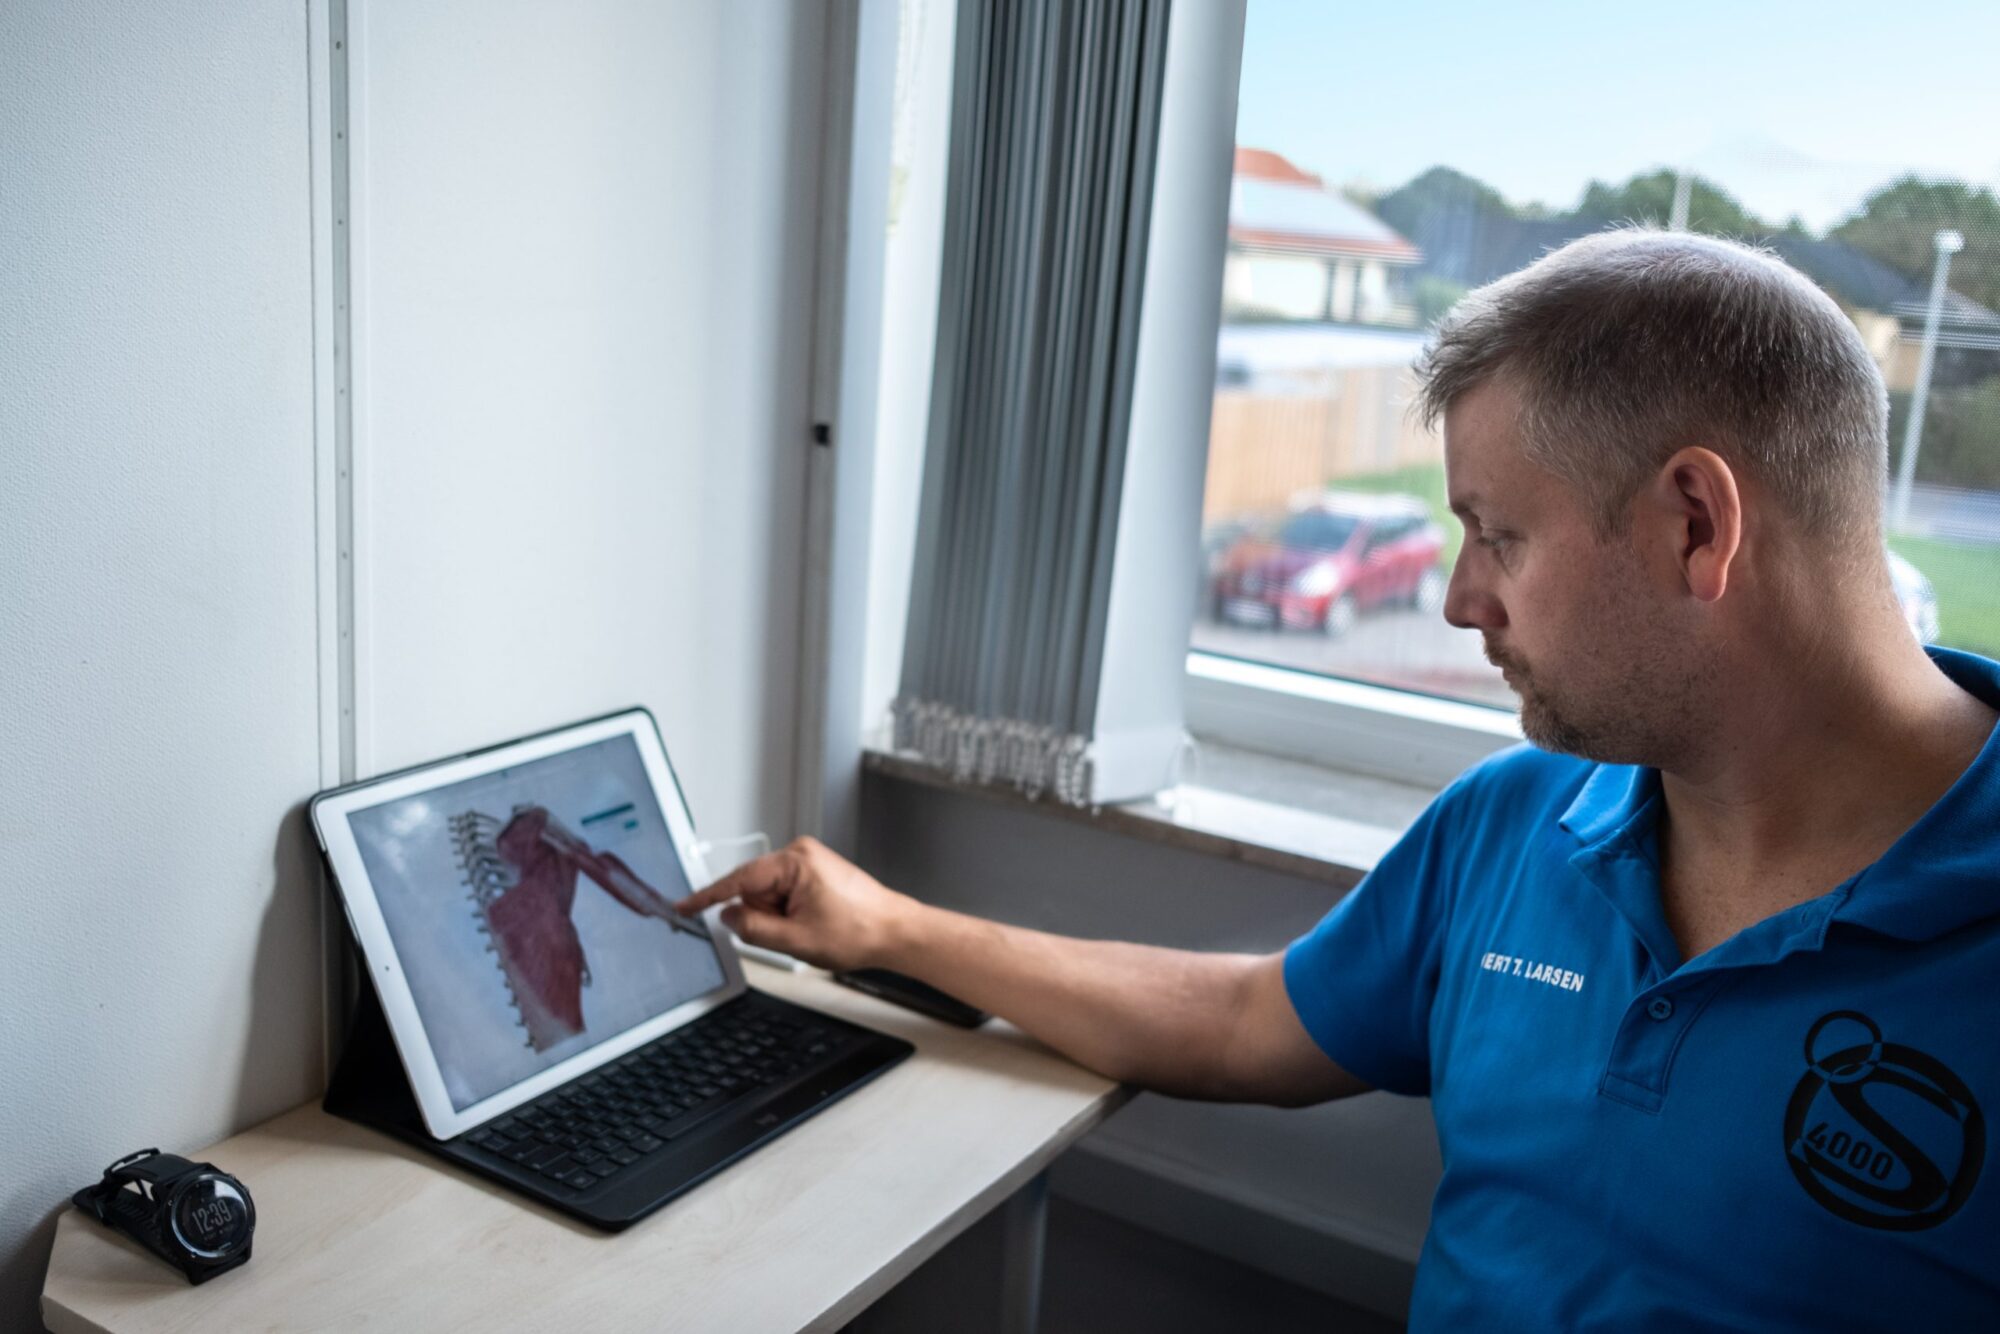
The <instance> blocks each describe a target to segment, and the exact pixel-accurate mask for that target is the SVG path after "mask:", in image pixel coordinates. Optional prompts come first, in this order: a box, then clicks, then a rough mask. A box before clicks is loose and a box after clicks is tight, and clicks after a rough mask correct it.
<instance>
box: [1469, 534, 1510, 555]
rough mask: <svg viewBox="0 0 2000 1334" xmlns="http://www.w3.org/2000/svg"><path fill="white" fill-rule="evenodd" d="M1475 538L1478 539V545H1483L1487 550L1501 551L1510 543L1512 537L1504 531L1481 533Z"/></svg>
mask: <svg viewBox="0 0 2000 1334" xmlns="http://www.w3.org/2000/svg"><path fill="white" fill-rule="evenodd" d="M1475 540H1477V541H1478V543H1479V545H1480V546H1482V547H1485V548H1486V549H1487V550H1488V551H1502V550H1504V549H1506V547H1507V546H1508V545H1509V544H1510V543H1512V542H1513V540H1514V539H1513V537H1512V536H1510V535H1509V534H1506V533H1481V534H1480V535H1479V537H1478V538H1477V539H1475Z"/></svg>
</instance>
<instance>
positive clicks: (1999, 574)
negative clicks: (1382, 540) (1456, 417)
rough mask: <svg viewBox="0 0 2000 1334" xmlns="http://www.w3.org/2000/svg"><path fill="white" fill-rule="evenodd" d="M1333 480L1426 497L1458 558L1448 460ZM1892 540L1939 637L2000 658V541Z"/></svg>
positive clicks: (1448, 552)
mask: <svg viewBox="0 0 2000 1334" xmlns="http://www.w3.org/2000/svg"><path fill="white" fill-rule="evenodd" d="M1327 485H1328V486H1337V487H1340V488H1341V489H1343V490H1347V491H1367V492H1371V493H1378V494H1379V493H1383V492H1391V491H1396V492H1402V493H1404V494H1406V495H1412V496H1417V497H1419V498H1421V499H1422V500H1423V501H1424V503H1425V504H1427V505H1429V506H1430V507H1431V514H1432V517H1434V518H1435V519H1436V520H1437V522H1438V526H1439V527H1441V528H1443V529H1444V531H1445V549H1444V561H1445V564H1446V565H1450V564H1451V562H1452V561H1454V560H1456V559H1457V558H1458V548H1459V544H1460V543H1461V542H1463V541H1464V539H1465V532H1464V530H1463V529H1462V528H1460V527H1459V523H1458V520H1457V519H1456V518H1455V517H1453V515H1452V513H1451V510H1450V509H1449V508H1447V507H1446V505H1445V500H1444V465H1443V464H1441V463H1429V464H1417V465H1416V466H1414V467H1409V468H1394V469H1391V470H1390V471H1388V472H1374V473H1362V474H1360V475H1359V476H1355V477H1335V478H1332V479H1330V480H1329V481H1328V482H1327ZM1889 545H1890V546H1891V547H1893V548H1894V549H1895V550H1896V553H1897V554H1898V555H1900V556H1902V557H1903V559H1904V560H1907V561H1908V562H1910V564H1912V565H1914V566H1916V567H1917V568H1918V569H1919V570H1922V571H1923V572H1924V575H1925V577H1927V578H1928V579H1929V580H1930V581H1931V587H1932V588H1933V589H1935V590H1936V591H1937V600H1938V623H1939V624H1938V642H1939V643H1941V644H1946V645H1949V646H1950V647H1952V648H1962V649H1970V650H1971V651H1972V652H1974V653H1983V654H1985V655H1986V656H1988V657H1993V658H2000V547H1994V546H1977V545H1974V544H1971V543H1966V542H1941V541H1938V540H1937V539H1935V538H1929V537H1900V536H1899V537H1892V538H1890V539H1889Z"/></svg>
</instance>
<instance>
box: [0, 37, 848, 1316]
mask: <svg viewBox="0 0 2000 1334" xmlns="http://www.w3.org/2000/svg"><path fill="white" fill-rule="evenodd" d="M324 13H325V9H324V8H323V0H321V3H320V4H319V5H315V4H312V3H309V4H307V5H229V6H218V5H208V4H198V3H193V2H192V0H153V2H152V3H148V4H140V3H136V0H134V2H132V3H122V4H114V3H108V2H106V0H61V2H58V0H44V2H43V3H33V2H32V0H9V3H7V4H5V5H0V254H4V255H5V256H6V259H5V262H4V263H3V264H0V886H4V888H0V896H4V901H5V902H6V904H7V905H8V908H9V912H8V914H7V923H6V932H5V937H4V938H5V941H6V943H5V945H4V946H0V1016H4V1023H0V1035H4V1036H0V1142H3V1143H5V1144H6V1145H7V1147H8V1150H9V1169H8V1171H7V1172H6V1174H5V1177H4V1181H3V1182H0V1328H10V1329H11V1328H23V1327H25V1328H32V1327H34V1324H35V1320H34V1295H35V1293H36V1292H37V1290H38V1289H39V1286H40V1281H41V1273H42V1267H43V1265H44V1263H45V1261H46V1257H47V1246H48V1237H49V1233H50V1230H51V1228H52V1224H53V1220H54V1218H55V1217H56V1215H57V1212H58V1211H59V1209H61V1208H62V1207H65V1205H64V1202H65V1200H66V1197H67V1195H68V1194H69V1192H71V1191H72V1190H74V1189H75V1188H76V1187H77V1186H79V1185H82V1184H83V1183H84V1182H85V1181H87V1180H90V1179H93V1178H94V1177H95V1176H96V1174H97V1172H98V1171H99V1170H100V1169H101V1168H102V1167H103V1166H104V1164H105V1163H107V1162H108V1161H110V1160H111V1159H112V1158H113V1157H115V1156H117V1155H119V1154H121V1153H124V1152H127V1151H129V1150H131V1149H135V1148H139V1147H143V1146H147V1145H153V1144H157V1145H160V1146H161V1147H163V1148H167V1149H177V1150H193V1149H196V1148H199V1147H201V1146H202V1145H204V1144H207V1143H209V1142H211V1141H213V1140H214V1139H216V1138H218V1137H220V1136H222V1135H224V1134H226V1133H228V1132H230V1131H232V1130H233V1129H236V1128H239V1127H241V1126H244V1125H247V1124H249V1123H252V1122H254V1121H257V1120H259V1119H262V1118H263V1117H266V1116H268V1115H271V1114H272V1113H275V1112H277V1111H279V1110H281V1109H283V1108H284V1107H286V1106H289V1105H292V1104H294V1103H297V1102H300V1101H302V1100H304V1099H306V1098H308V1097H311V1096H313V1095H315V1094H316V1092H317V1091H318V1088H319V1080H320V1068H321V1067H320V1063H321V1056H322V1053H321V1040H320V1020H321V989H320V962H319V961H320V958H321V944H320V939H319V934H318V932H319V925H318V922H319V919H318V907H317V897H316V896H317V894H318V892H319V891H318V885H317V877H316V874H315V872H314V870H313V868H312V866H311V864H310V862H309V861H308V859H307V856H306V852H307V844H308V840H307V838H306V836H305V834H304V832H303V830H302V829H301V828H300V827H299V825H298V821H297V817H296V811H297V807H298V803H300V802H301V801H302V799H303V798H305V797H306V796H308V795H310V793H311V792H312V791H313V790H314V788H315V787H316V786H318V782H319V777H320V775H321V774H322V773H323V772H326V771H327V769H328V767H329V766H330V765H331V764H332V762H333V761H332V758H331V757H329V756H327V755H325V754H323V753H322V751H321V749H320V743H319V736H318V728H319V722H320V718H321V701H322V700H323V699H325V698H328V697H329V692H337V691H338V688H339V684H340V683H339V682H338V681H334V680H324V679H321V675H320V670H319V664H320V663H321V662H322V661H323V660H324V661H327V662H329V663H331V662H333V661H335V658H334V656H333V655H331V654H330V653H329V654H325V655H322V653H321V651H320V645H319V643H318V639H317V634H318V629H317V628H318V627H319V626H320V625H321V624H323V623H327V624H330V623H331V622H330V621H326V620H323V617H322V609H321V608H320V606H319V605H318V603H317V598H316V590H317V589H318V588H319V587H320V586H321V581H320V579H319V578H318V574H317V570H318V566H317V565H316V550H317V548H316V546H315V516H316V513H317V512H318V511H317V509H316V496H315V460H316V457H318V458H324V457H326V455H325V451H326V450H327V449H329V448H330V442H329V441H327V440H325V439H324V438H322V439H319V440H317V441H316V440H315V434H314V428H315V421H316V420H319V421H325V420H327V419H328V418H329V416H330V414H328V413H326V412H325V411H324V410H322V411H320V412H319V413H318V414H317V415H316V411H315V397H314V394H315V379H314V367H315V347H314V341H313V337H314V329H315V310H314V296H315V293H314V286H313V275H314V273H315V263H314V261H315V255H314V237H313V231H312V218H313V216H314V208H315V200H314V196H313V190H312V186H313V180H314V165H315V160H316V159H315V147H314V143H313V136H314V134H315V127H314V125H313V124H312V122H311V120H310V117H309V115H308V108H309V105H310V102H311V92H312V83H311V80H312V78H313V77H314V75H313V72H312V71H311V70H310V69H309V63H310V61H309V42H308V19H309V17H311V16H312V15H314V14H318V15H320V16H322V18H323V16H324ZM353 22H354V23H355V25H356V32H355V34H354V36H355V42H354V48H353V50H352V53H351V54H352V56H353V58H354V66H355V68H354V76H355V87H354V97H355V101H356V106H355V108H354V111H355V114H356V116H357V118H358V119H357V124H356V126H355V130H356V134H355V139H354V149H355V153H356V158H355V170H354V188H355V195H356V199H355V203H356V206H357V212H356V215H355V217H354V229H355V241H356V254H355V261H356V263H355V273H356V283H357V287H356V291H355V294H354V295H355V312H354V313H355V320H356V323H355V331H354V334H355V351H356V355H357V361H356V365H355V372H356V381H355V385H354V390H355V398H356V418H355V432H354V447H355V465H356V483H357V492H356V527H357V531H356V540H357V549H356V552H355V555H356V566H357V573H358V574H359V576H360V579H359V585H358V588H357V594H356V603H355V606H354V613H355V618H356V629H357V636H358V641H359V642H358V650H359V651H358V656H357V669H356V671H357V679H356V680H355V681H354V685H355V687H356V706H357V733H358V741H359V756H358V759H359V763H360V765H361V767H362V769H363V770H364V771H368V770H379V769H383V768H388V767H393V766H396V765H400V764H404V763H408V762H411V761H417V760H422V759H426V758H429V757H431V756H433V755H435V754H438V753H440V752H444V751H449V750H455V749H458V748H461V747H464V746H468V745H473V744H477V743H481V742H485V741H490V740H494V739H497V738H500V737H503V736H508V735H513V734H516V733H519V732H522V731H526V730H529V729H532V728H537V727H541V726H545V725H548V724H553V723H559V722H562V721H565V720H567V719H569V718H573V717H576V716H579V715H581V714H585V713H591V712H597V711H602V710H605V709H609V708H615V707H618V706H621V705H625V704H629V703H634V702H638V703H644V704H647V705H650V706H651V707H652V708H653V710H654V711H655V713H656V714H657V715H658V717H659V719H660V722H661V725H662V727H663V729H664V730H665V732H666V734H667V738H668V742H669V744H670V746H671V747H672V749H673V752H674V756H675V759H676V761H677V763H678V764H679V766H680V769H681V776H682V779H683V782H684V783H685V785H686V786H687V788H688V790H689V798H690V801H691V804H692V805H693V806H694V808H695V814H696V817H697V819H698V821H700V823H701V825H702V827H703V828H704V830H706V831H709V832H715V833H723V832H728V831H731V830H735V829H739V828H746V827H754V826H759V825H762V826H764V827H767V828H770V829H771V830H772V832H773V833H775V834H779V835H782V834H784V833H785V832H787V831H786V830H785V828H784V827H783V826H784V822H785V821H786V820H787V819H788V814H787V813H788V812H789V810H790V796H791V774H792V745H793V738H792V722H793V717H794V708H795V702H794V699H793V691H794V688H795V687H794V681H793V679H792V664H793V662H794V659H795V654H796V645H797V629H796V627H797V616H798V606H797V597H796V583H797V571H798V558H799V549H798V536H797V534H798V523H799V519H800V511H801V508H802V504H803V492H802V478H803V451H804V449H805V447H806V446H805V426H806V350H807V343H806V336H807V321H808V311H809V305H810V292H811V287H812V271H811V265H812V254H813V245H812V243H813V233H812V219H813V214H814V207H815V190H816V188H817V185H816V170H815V168H816V162H817V146H818V125H817V115H818V108H819V95H820V82H821V71H820V61H819V51H818V45H819V34H820V29H821V24H822V16H821V14H820V12H819V10H818V9H817V7H815V6H792V5H788V4H784V3H781V2H780V0H765V2H763V3H757V4H747V3H733V2H732V3H724V2H723V0H709V2H708V3H701V4H695V3H683V4H678V5H673V6H659V5H654V4H647V3H641V2H640V0H630V2H629V3H622V4H621V3H608V2H607V3H592V4H572V5H564V6H547V5H532V4H527V3H514V4H505V5H500V4H469V3H459V4H449V3H442V2H430V3H424V4H410V3H399V4H395V5H390V4H387V3H381V2H380V0H374V2H372V3H366V4H363V3H359V0H357V4H356V7H355V13H354V15H353ZM319 147H320V152H321V153H322V158H321V159H320V160H322V161H323V151H324V147H325V146H324V144H323V143H322V144H321V145H320V146H319ZM321 244H322V246H323V245H324V237H322V238H321ZM320 271H321V272H324V264H323V263H322V265H321V269H320ZM323 295H324V294H323ZM320 352H321V354H322V355H321V358H320V362H319V364H321V365H324V364H325V349H324V348H321V349H320ZM316 450H318V451H319V453H318V454H317V455H316ZM330 744H331V742H330ZM225 1166H226V1164H225ZM249 1184H250V1186H251V1189H252V1190H253V1191H254V1190H255V1188H256V1183H255V1182H254V1181H252V1182H250V1183H249ZM253 1263H255V1261H253Z"/></svg>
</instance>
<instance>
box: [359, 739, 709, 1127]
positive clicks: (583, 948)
mask: <svg viewBox="0 0 2000 1334" xmlns="http://www.w3.org/2000/svg"><path fill="white" fill-rule="evenodd" d="M347 821H348V828H349V829H350V831H351V832H352V833H353V836H354V842H355V845H356V848H357V850H358V851H359V853H360V856H361V861H362V865H363V866H364V867H365V868H366V870H367V872H368V878H369V881H370V882H371V884H372V886H373V889H374V894H375V899H376V901H377V902H378V903H379V904H380V905H381V910H382V916H383V919H384V921H385V923H386V925H387V927H388V931H389V935H390V936H391V938H392V939H393V940H394V942H395V948H396V953H397V955H398V957H399V958H400V960H401V963H402V969H403V974H404V976H405V977H406V978H407V979H408V982H409V987H410V993H411V996H412V998H413V1000H414V1001H415V1004H416V1008H417V1013H418V1015H419V1017H420V1018H421V1019H422V1021H423V1026H424V1031H425V1033H426V1035H427V1036H428V1037H429V1039H430V1045H431V1050H432V1052H433V1054H434V1055H435V1057H436V1059H437V1064H438V1069H439V1072H440V1073H441V1074H442V1075H443V1078H444V1084H445V1090H446V1092H447V1094H448V1095H449V1096H450V1098H451V1102H452V1105H453V1107H454V1108H456V1109H458V1110H460V1111H462V1110H464V1109H465V1108H467V1107H469V1106H471V1105H472V1104H474V1103H476V1102H479V1101H480V1100H481V1099H484V1098H488V1097H491V1096H492V1095H493V1094H495V1093H497V1092H499V1091H500V1090H502V1089H505V1088H508V1087H510V1086H512V1085H514V1084H517V1083H519V1082H521V1081H522V1080H524V1079H527V1078H529V1077H530V1076H532V1075H535V1074H537V1073H539V1072H541V1071H543V1070H546V1069H548V1068H549V1067H550V1066H553V1065H556V1064H558V1063H559V1062H561V1061H564V1060H567V1059H568V1058H570V1057H572V1056H575V1055H577V1054H578V1053H579V1052H582V1051H583V1050H585V1049H586V1048H589V1047H592V1046H595V1045H596V1044H597V1043H599V1042H602V1041H604V1040H605V1039H606V1038H610V1037H613V1036H615V1035H617V1034H619V1033H622V1032H624V1031H626V1030H627V1029H630V1028H632V1027H634V1026H635V1025H638V1024H642V1023H644V1022H645V1021H647V1020H649V1019H651V1018H653V1017H654V1016H656V1015H659V1014H663V1013H665V1012H666V1011H668V1010H670V1009H672V1008H674V1007H675V1006H677V1005H680V1004H682V1003H684V1002H686V1001H689V1000H692V999H694V998H695V997H697V996H700V995H702V994H704V993H706V992H710V991H714V990H716V989H717V988H719V987H721V986H723V985H724V983H725V982H726V981H727V978H726V976H725V973H724V970H723V966H722V963H721V961H720V960H719V959H718V957H717V954H716V948H715V945H714V944H713V942H712V941H711V940H710V939H709V937H708V934H707V930H706V928H704V927H703V926H702V924H701V923H700V922H699V921H693V920H687V919H683V918H681V917H680V916H679V915H678V914H676V913H674V912H673V911H672V908H671V905H672V904H673V903H674V902H675V901H676V900H678V899H680V898H682V897H683V896H685V895H687V894H688V893H690V892H691V891H692V886H690V885H689V884H688V882H687V877H686V874H685V873H684V872H683V871H682V869H681V862H680V858H679V857H678V855H677V854H676V852H675V848H674V844H673V840H672V837H671V836H670V834H669V832H668V830H667V827H666V824H665V821H664V819H663V816H662V813H661V807H660V802H659V799H658V797H657V795H656V794H655V793H654V791H653V786H652V784H651V782H650V781H649V780H648V778H647V776H646V768H645V764H644V761H643V760H642V759H641V757H640V754H639V749H638V746H637V745H636V744H635V743H634V741H633V739H632V737H631V736H629V735H625V736H615V737H612V738H611V739H609V740H606V741H600V742H596V743H593V744H590V745H585V746H580V747H578V748H577V749H575V750H569V751H564V752H562V753H561V754H557V755H551V756H548V757H546V758H542V759H534V760H528V761H526V762H523V763H521V764H518V765H515V766H513V767H510V768H506V769H499V770H495V771H494V772H492V773H487V774H482V775H480V776H478V777H475V778H468V779H466V780H464V781H462V782H458V783H453V784H451V785H449V786H445V787H440V788H434V789H432V790H430V791H426V792H419V793H415V794H412V795H407V796H403V797H399V798H396V799H394V800H391V801H387V802H384V803H382V804H380V805H376V806H370V807H366V808H364V809H360V810H355V811H352V812H350V813H349V814H348V817H347Z"/></svg>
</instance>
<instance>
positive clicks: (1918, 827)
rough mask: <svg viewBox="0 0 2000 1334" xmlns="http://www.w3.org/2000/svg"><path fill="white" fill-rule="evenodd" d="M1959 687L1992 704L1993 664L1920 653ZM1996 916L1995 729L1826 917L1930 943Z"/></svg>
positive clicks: (1999, 799)
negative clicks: (1954, 778) (1951, 932)
mask: <svg viewBox="0 0 2000 1334" xmlns="http://www.w3.org/2000/svg"><path fill="white" fill-rule="evenodd" d="M1926 651H1927V652H1928V653H1929V654H1930V655H1931V661H1933V662H1935V663H1936V664H1937V666H1938V670H1939V671H1942V672H1943V673H1944V674H1945V675H1946V676H1948V677H1950V678H1951V680H1952V681H1953V683H1954V684H1956V685H1957V686H1958V687H1959V688H1960V689H1962V690H1965V691H1966V692H1968V693H1970V694H1972V695H1975V696H1977V697H1978V698H1979V699H1981V700H1983V701H1985V702H1986V703H1987V704H1989V705H1991V706H1993V707H1994V708H1996V709H2000V663H1996V662H1994V661H1993V660H1991V659H1990V658H1982V657H1980V656H1979V655H1977V654H1974V653H1962V652H1959V651H1958V650H1956V649H1947V648H1932V649H1927V650H1926ZM1996 916H2000V728H1995V730H1994V731H1993V732H1992V734H1990V735H1989V736H1988V737H1987V738H1986V744H1985V745H1984V746H1982V747H1980V750H1979V754H1978V755H1976V756H1974V757H1973V760H1972V763H1971V764H1970V765H1968V766H1966V770H1965V772H1964V773H1962V774H1960V775H1959V776H1958V781H1957V782H1955V783H1953V784H1952V785H1951V786H1950V787H1949V788H1947V789H1946V790H1945V794H1944V795H1943V796H1942V797H1939V798H1938V800H1937V803H1936V804H1935V805H1933V806H1932V807H1931V808H1930V809H1929V810H1928V811H1925V812H1924V814H1923V816H1922V818H1921V819H1919V820H1918V821H1917V822H1916V823H1915V824H1913V825H1911V826H1910V827H1909V828H1908V829H1907V830H1905V831H1904V832H1903V836H1902V837H1901V838H1899V839H1897V840H1896V841H1895V842H1894V843H1892V844H1890V846H1889V850H1888V851H1887V852H1885V853H1883V854H1882V856H1881V858H1880V859H1879V860H1877V861H1876V862H1875V864H1874V865H1873V866H1870V867H1869V868H1868V869H1867V870H1865V871H1863V872H1862V873H1861V874H1860V875H1859V876H1858V877H1857V878H1856V879H1855V881H1854V886H1853V893H1852V894H1850V895H1849V896H1848V900H1847V902H1846V903H1845V904H1843V905H1842V906H1841V908H1840V910H1839V911H1838V912H1836V913H1835V914H1834V920H1835V921H1838V922H1849V923H1852V924H1853V925H1855V926H1861V927H1866V928H1867V929H1869V930H1871V931H1877V932H1880V933H1881V934H1883V935H1887V936H1894V937H1896V938H1898V939H1900V940H1934V939H1936V938H1937V937H1939V936H1942V935H1944V934H1945V933H1947V932H1950V931H1956V930H1957V929H1958V928H1960V927H1963V926H1969V925H1971V924H1972V923H1974V922H1977V921H1981V920H1983V919H1985V918H1988V917H1996Z"/></svg>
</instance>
